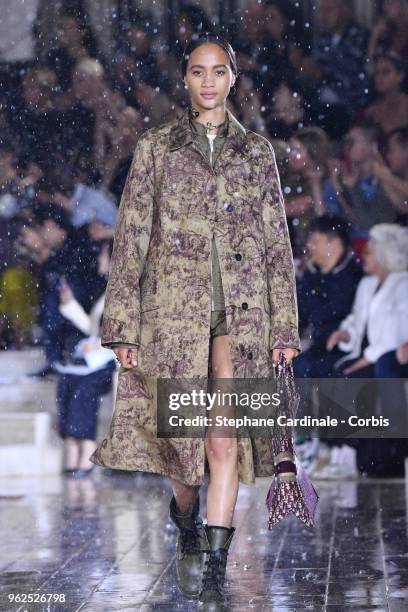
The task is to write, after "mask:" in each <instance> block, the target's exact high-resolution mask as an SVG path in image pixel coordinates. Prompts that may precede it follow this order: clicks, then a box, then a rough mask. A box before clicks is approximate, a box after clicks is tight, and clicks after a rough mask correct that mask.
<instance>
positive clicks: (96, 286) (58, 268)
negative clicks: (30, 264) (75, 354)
mask: <svg viewBox="0 0 408 612" xmlns="http://www.w3.org/2000/svg"><path fill="white" fill-rule="evenodd" d="M62 277H64V278H65V280H66V281H67V283H68V285H69V286H70V287H71V289H72V291H73V293H74V295H75V298H76V299H77V300H78V302H80V304H81V305H82V306H83V307H84V308H85V310H87V311H89V310H90V308H91V306H92V304H93V303H94V302H95V300H96V298H98V297H99V296H100V295H101V293H102V292H103V291H104V289H105V284H106V281H105V279H102V278H101V277H100V276H98V273H97V262H96V253H95V252H94V243H92V242H91V240H90V239H89V237H88V234H87V233H86V232H85V231H84V230H76V231H75V232H72V233H71V234H69V236H68V238H67V239H66V241H65V242H64V244H63V245H62V247H61V248H60V249H59V250H58V251H55V252H54V253H53V254H52V255H51V256H50V257H49V258H48V259H47V260H46V261H45V262H44V263H43V264H42V266H41V277H40V278H41V313H40V322H41V328H42V331H43V337H44V346H45V350H46V355H47V361H48V363H53V362H54V361H64V356H65V355H69V354H71V353H72V351H73V348H74V346H75V345H76V343H77V342H78V341H79V340H80V339H81V338H82V337H83V335H82V334H81V332H79V331H78V329H77V328H76V327H74V326H73V325H72V324H71V323H70V322H69V321H67V319H65V318H64V317H63V316H62V315H61V313H60V312H59V303H60V295H59V288H60V282H61V278H62Z"/></svg>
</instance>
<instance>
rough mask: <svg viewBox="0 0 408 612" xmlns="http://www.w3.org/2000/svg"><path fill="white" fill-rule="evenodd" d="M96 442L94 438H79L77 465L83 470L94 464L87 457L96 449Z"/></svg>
mask: <svg viewBox="0 0 408 612" xmlns="http://www.w3.org/2000/svg"><path fill="white" fill-rule="evenodd" d="M96 448H97V444H96V442H95V440H81V459H80V461H79V467H80V468H81V469H83V470H89V468H91V467H93V466H94V464H93V463H92V461H89V457H90V456H91V455H92V453H93V452H94V451H95V450H96Z"/></svg>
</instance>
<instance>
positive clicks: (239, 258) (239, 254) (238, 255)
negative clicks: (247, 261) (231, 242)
mask: <svg viewBox="0 0 408 612" xmlns="http://www.w3.org/2000/svg"><path fill="white" fill-rule="evenodd" d="M235 259H236V260H237V261H241V259H242V255H241V253H235Z"/></svg>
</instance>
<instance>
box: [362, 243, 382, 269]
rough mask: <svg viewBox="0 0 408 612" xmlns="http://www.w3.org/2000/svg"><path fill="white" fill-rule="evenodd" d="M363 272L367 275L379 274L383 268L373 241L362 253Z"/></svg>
mask: <svg viewBox="0 0 408 612" xmlns="http://www.w3.org/2000/svg"><path fill="white" fill-rule="evenodd" d="M362 256H363V270H364V272H365V273H366V274H379V273H380V272H382V268H381V266H380V264H379V263H378V260H377V258H376V256H375V252H374V248H373V243H372V240H369V241H368V242H367V243H366V245H365V247H364V249H363V252H362Z"/></svg>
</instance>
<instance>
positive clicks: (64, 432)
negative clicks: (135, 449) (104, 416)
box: [55, 243, 116, 478]
mask: <svg viewBox="0 0 408 612" xmlns="http://www.w3.org/2000/svg"><path fill="white" fill-rule="evenodd" d="M109 251H110V245H109V243H104V244H103V246H102V248H101V251H100V253H99V256H98V272H99V275H100V276H105V278H106V277H107V275H108V271H109V259H110V257H109ZM104 301H105V293H104V292H103V293H102V294H101V295H100V296H99V297H98V298H97V300H96V301H95V302H94V304H93V305H92V308H91V310H90V312H89V314H87V313H86V312H85V310H84V309H83V308H82V306H81V304H80V303H79V302H78V301H77V300H76V299H75V297H74V294H73V292H72V289H71V288H70V286H69V285H68V284H67V283H63V284H62V286H61V289H60V306H59V310H60V313H61V315H62V316H63V317H64V318H65V319H66V320H68V321H70V323H71V324H72V325H74V326H75V327H76V328H78V329H79V331H80V332H81V334H82V335H83V337H82V339H81V340H80V341H79V342H78V343H77V344H76V345H75V346H73V347H72V349H71V352H70V354H69V355H67V357H66V359H65V360H64V363H63V364H62V363H59V362H58V363H56V364H55V369H56V370H57V371H58V372H59V374H60V376H59V380H58V387H57V407H58V432H59V434H60V436H61V438H62V439H63V440H64V447H65V464H64V469H63V473H65V474H67V475H72V476H75V477H77V478H78V477H82V476H87V475H88V474H89V473H90V472H91V471H92V469H93V468H94V467H95V466H94V465H93V464H92V463H91V462H90V461H89V459H88V458H89V456H90V455H91V454H92V453H93V451H94V450H95V448H96V441H95V440H96V434H97V416H98V410H99V407H100V403H101V400H102V397H103V395H105V394H106V393H108V392H109V390H110V389H111V386H112V375H113V372H114V370H115V367H116V365H115V356H114V353H113V352H112V351H111V350H108V349H105V348H103V347H102V346H101V341H100V336H99V334H100V321H101V318H102V313H103V306H104Z"/></svg>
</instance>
